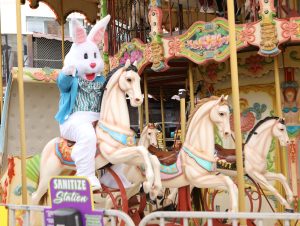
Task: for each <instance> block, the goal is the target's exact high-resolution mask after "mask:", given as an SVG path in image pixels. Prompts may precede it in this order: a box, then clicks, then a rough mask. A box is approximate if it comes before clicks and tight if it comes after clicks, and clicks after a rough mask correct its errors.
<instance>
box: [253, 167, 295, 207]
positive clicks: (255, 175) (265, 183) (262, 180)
mask: <svg viewBox="0 0 300 226" xmlns="http://www.w3.org/2000/svg"><path fill="white" fill-rule="evenodd" d="M247 173H248V174H249V176H251V177H252V178H253V179H254V180H255V181H256V182H258V183H259V184H261V185H263V186H264V187H266V188H267V189H268V190H269V191H270V192H272V193H273V194H274V195H275V196H276V197H277V199H278V201H279V202H280V203H281V204H282V205H284V206H285V208H286V209H291V206H290V205H289V204H288V202H287V201H286V200H285V199H284V198H283V197H282V196H281V195H280V194H279V192H278V191H277V190H276V189H275V188H274V187H273V186H272V185H271V184H270V183H269V182H268V181H267V179H266V178H265V177H264V175H263V174H260V173H258V172H256V171H253V170H252V171H251V172H247Z"/></svg>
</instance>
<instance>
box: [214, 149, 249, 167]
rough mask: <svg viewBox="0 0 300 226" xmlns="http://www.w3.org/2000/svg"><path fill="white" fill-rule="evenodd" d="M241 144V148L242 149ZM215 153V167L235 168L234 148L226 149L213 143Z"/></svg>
mask: <svg viewBox="0 0 300 226" xmlns="http://www.w3.org/2000/svg"><path fill="white" fill-rule="evenodd" d="M244 145H245V144H243V150H244ZM215 149H216V154H217V157H218V158H219V160H218V161H217V168H221V169H229V170H236V153H235V149H226V148H223V147H222V146H221V145H218V144H215Z"/></svg>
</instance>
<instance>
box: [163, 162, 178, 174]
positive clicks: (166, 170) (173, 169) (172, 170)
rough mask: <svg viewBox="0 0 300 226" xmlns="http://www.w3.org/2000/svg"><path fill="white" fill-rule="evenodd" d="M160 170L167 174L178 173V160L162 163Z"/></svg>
mask: <svg viewBox="0 0 300 226" xmlns="http://www.w3.org/2000/svg"><path fill="white" fill-rule="evenodd" d="M160 172H162V173H165V174H176V173H178V172H179V170H178V168H177V162H175V163H174V164H172V165H169V166H166V165H163V164H160Z"/></svg>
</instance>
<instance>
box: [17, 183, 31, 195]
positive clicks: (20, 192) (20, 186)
mask: <svg viewBox="0 0 300 226" xmlns="http://www.w3.org/2000/svg"><path fill="white" fill-rule="evenodd" d="M27 191H28V193H29V195H31V194H32V193H33V192H35V191H36V189H35V188H34V187H32V186H30V185H27ZM14 195H15V196H21V195H22V185H17V186H16V187H15V189H14Z"/></svg>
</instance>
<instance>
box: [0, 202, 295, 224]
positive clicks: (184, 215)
mask: <svg viewBox="0 0 300 226" xmlns="http://www.w3.org/2000/svg"><path fill="white" fill-rule="evenodd" d="M6 207H7V208H8V211H9V214H8V215H9V224H8V225H9V226H15V225H16V220H15V213H16V211H19V210H22V211H24V212H25V213H24V218H23V226H30V225H31V224H30V212H31V211H36V212H41V213H42V214H43V212H44V208H48V207H47V206H25V205H6ZM104 216H105V217H107V218H109V222H110V225H112V226H114V225H118V222H119V223H120V221H121V220H122V221H123V222H124V223H125V225H127V226H134V225H135V224H134V222H133V221H132V219H131V218H130V217H129V216H128V215H127V214H126V213H124V212H122V211H119V210H105V211H104ZM191 219H205V220H206V225H207V226H213V225H214V223H213V222H214V220H217V219H226V220H227V221H230V222H231V225H233V226H237V225H238V224H239V219H253V220H255V225H257V226H263V225H268V224H264V222H263V221H264V220H280V221H281V222H283V226H294V225H298V223H299V222H300V213H229V212H184V211H180V212H166V211H164V212H162V211H161V212H153V213H150V214H148V215H146V216H145V217H144V218H143V219H142V221H141V222H140V224H139V226H146V225H147V224H151V223H153V222H155V223H157V222H158V223H157V224H159V225H160V226H163V225H166V224H167V223H169V222H172V221H173V222H175V221H176V222H178V221H181V222H180V225H183V226H188V225H189V222H190V220H191ZM41 225H42V226H44V225H45V224H44V222H43V221H42V222H41Z"/></svg>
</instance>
